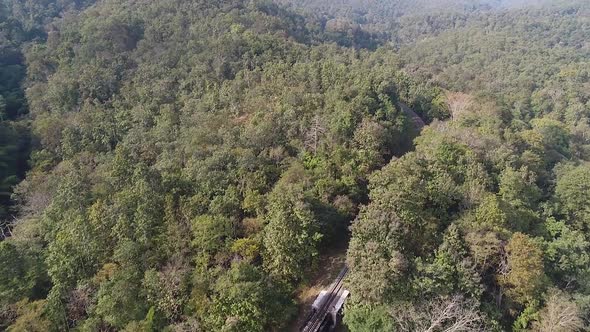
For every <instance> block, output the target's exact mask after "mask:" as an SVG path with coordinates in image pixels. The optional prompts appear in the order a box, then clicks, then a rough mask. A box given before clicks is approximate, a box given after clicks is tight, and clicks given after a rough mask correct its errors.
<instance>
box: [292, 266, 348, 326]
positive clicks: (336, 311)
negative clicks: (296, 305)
mask: <svg viewBox="0 0 590 332" xmlns="http://www.w3.org/2000/svg"><path fill="white" fill-rule="evenodd" d="M347 272H348V267H346V266H345V267H344V268H343V269H342V270H341V271H340V273H339V274H338V277H337V278H336V280H334V282H333V283H332V285H330V287H329V288H328V289H326V290H323V291H321V292H320V295H318V297H317V298H316V300H315V301H314V303H313V305H312V309H311V313H310V314H309V316H308V318H307V320H306V321H305V324H304V325H303V326H302V327H301V329H300V331H301V332H326V331H332V330H333V329H334V328H335V327H336V324H337V323H338V320H339V319H340V316H341V313H342V307H343V305H344V301H345V300H346V298H347V297H348V294H349V292H348V291H347V290H346V289H344V277H346V273H347Z"/></svg>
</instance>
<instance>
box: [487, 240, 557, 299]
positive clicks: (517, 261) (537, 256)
mask: <svg viewBox="0 0 590 332" xmlns="http://www.w3.org/2000/svg"><path fill="white" fill-rule="evenodd" d="M505 251H506V257H507V262H506V265H507V271H506V273H505V274H501V275H500V276H499V277H498V281H499V283H500V285H501V286H502V287H503V288H504V293H505V294H506V295H507V296H508V297H509V299H511V300H513V301H515V302H516V303H519V304H526V303H527V302H529V301H532V300H534V299H538V297H539V294H540V292H541V291H542V290H543V286H544V285H545V282H546V280H545V273H544V268H543V252H542V251H541V249H540V248H539V246H538V245H537V243H536V242H535V241H533V239H531V238H530V237H529V236H527V235H525V234H522V233H515V234H514V235H512V238H510V241H509V242H508V244H507V245H506V247H505Z"/></svg>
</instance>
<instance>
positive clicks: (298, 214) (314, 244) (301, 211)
mask: <svg viewBox="0 0 590 332" xmlns="http://www.w3.org/2000/svg"><path fill="white" fill-rule="evenodd" d="M292 171H293V172H300V171H297V170H295V169H293V170H292ZM284 179H285V181H283V182H279V183H278V184H277V185H276V186H275V188H274V189H273V191H272V193H271V194H270V196H269V204H268V212H267V214H266V218H265V219H266V222H267V225H266V226H265V228H264V238H263V245H264V252H263V262H264V268H265V270H267V271H268V272H269V273H270V275H271V276H273V277H275V278H276V279H277V280H281V281H285V282H294V281H298V280H300V279H301V278H302V276H303V275H304V273H305V271H306V270H307V269H308V268H309V266H310V264H311V263H313V261H314V259H315V258H316V257H317V254H318V244H319V241H320V239H321V234H320V233H318V223H317V221H316V220H315V217H314V214H313V211H312V210H311V208H310V205H309V203H308V202H307V199H306V197H305V191H304V188H303V185H302V184H301V183H297V182H296V183H290V182H287V181H286V180H287V179H288V176H285V177H284Z"/></svg>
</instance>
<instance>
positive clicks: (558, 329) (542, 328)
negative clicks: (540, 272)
mask: <svg viewBox="0 0 590 332" xmlns="http://www.w3.org/2000/svg"><path fill="white" fill-rule="evenodd" d="M584 327H585V324H584V321H583V319H582V313H581V311H580V308H579V307H578V306H577V305H576V303H575V302H573V301H572V300H571V297H570V296H569V295H568V294H567V293H564V292H562V291H559V290H556V289H552V290H550V291H549V294H548V298H547V302H546V304H545V307H544V308H543V309H541V311H540V312H539V320H538V321H537V322H535V323H534V330H535V331H539V332H566V331H581V330H583V329H584Z"/></svg>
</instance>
